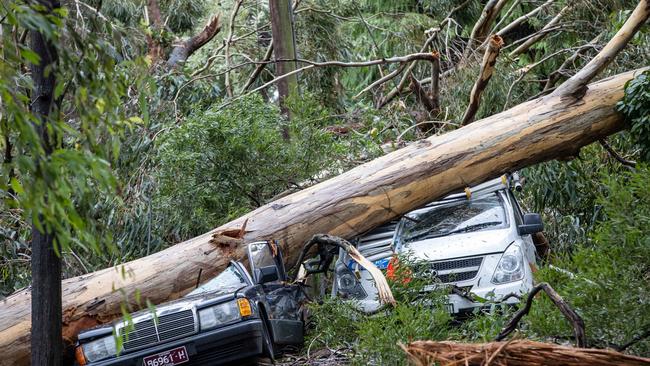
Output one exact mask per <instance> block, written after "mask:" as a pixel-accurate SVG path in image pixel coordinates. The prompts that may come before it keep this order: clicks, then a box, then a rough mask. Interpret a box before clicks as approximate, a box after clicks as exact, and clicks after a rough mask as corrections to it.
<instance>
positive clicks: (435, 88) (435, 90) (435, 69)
mask: <svg viewBox="0 0 650 366" xmlns="http://www.w3.org/2000/svg"><path fill="white" fill-rule="evenodd" d="M433 55H434V56H437V57H435V58H434V59H433V61H431V84H430V85H429V96H430V97H431V100H432V101H433V103H434V104H435V106H436V107H437V109H438V110H439V109H440V53H439V52H434V53H433Z"/></svg>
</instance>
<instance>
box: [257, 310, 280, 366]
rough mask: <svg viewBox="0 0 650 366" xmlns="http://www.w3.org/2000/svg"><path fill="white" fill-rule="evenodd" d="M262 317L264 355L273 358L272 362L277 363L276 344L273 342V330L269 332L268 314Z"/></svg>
mask: <svg viewBox="0 0 650 366" xmlns="http://www.w3.org/2000/svg"><path fill="white" fill-rule="evenodd" d="M261 319H262V338H263V339H262V356H263V357H267V358H268V359H270V360H271V363H275V355H276V353H275V345H274V344H273V338H271V332H269V326H268V320H267V319H266V316H265V315H263V316H261Z"/></svg>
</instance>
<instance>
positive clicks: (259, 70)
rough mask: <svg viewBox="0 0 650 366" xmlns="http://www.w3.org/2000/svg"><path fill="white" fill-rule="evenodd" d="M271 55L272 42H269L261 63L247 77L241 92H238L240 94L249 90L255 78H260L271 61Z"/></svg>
mask: <svg viewBox="0 0 650 366" xmlns="http://www.w3.org/2000/svg"><path fill="white" fill-rule="evenodd" d="M272 55H273V42H271V44H269V46H268V47H267V48H266V53H264V57H263V58H262V61H263V62H262V63H259V64H257V66H256V67H255V70H253V73H252V74H251V75H250V76H249V77H248V80H246V84H244V87H243V88H241V90H240V91H239V93H240V94H241V93H243V92H245V91H246V90H248V88H250V86H251V85H253V83H254V82H255V80H257V78H258V77H259V76H260V74H261V73H262V71H264V68H265V67H266V65H268V63H267V62H268V61H269V60H271V56H272Z"/></svg>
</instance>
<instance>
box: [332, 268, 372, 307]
mask: <svg viewBox="0 0 650 366" xmlns="http://www.w3.org/2000/svg"><path fill="white" fill-rule="evenodd" d="M336 289H337V290H338V293H339V295H341V296H342V297H344V298H347V297H352V298H355V299H365V298H366V297H367V296H368V294H366V292H365V291H364V290H363V287H362V286H361V283H359V280H357V276H355V275H354V273H352V271H350V270H349V269H348V267H346V266H345V264H343V263H339V265H338V266H337V267H336Z"/></svg>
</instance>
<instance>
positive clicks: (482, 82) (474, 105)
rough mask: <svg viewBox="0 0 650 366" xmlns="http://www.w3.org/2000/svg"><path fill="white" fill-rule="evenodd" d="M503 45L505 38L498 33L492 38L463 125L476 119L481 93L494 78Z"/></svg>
mask: <svg viewBox="0 0 650 366" xmlns="http://www.w3.org/2000/svg"><path fill="white" fill-rule="evenodd" d="M501 47H503V38H501V37H500V36H498V35H493V36H492V38H491V39H490V44H489V45H488V48H487V49H486V50H485V54H484V55H483V62H482V64H481V71H480V72H479V77H478V79H477V80H476V82H475V83H474V86H473V87H472V92H471V94H470V96H469V105H468V106H467V109H466V110H465V115H464V116H463V119H462V122H461V125H463V126H464V125H467V124H469V123H471V122H472V121H473V120H474V116H475V115H476V112H477V111H478V107H479V103H480V102H481V94H482V93H483V90H485V87H486V86H487V84H488V82H489V81H490V78H492V74H493V73H494V65H495V64H496V62H497V56H499V50H501Z"/></svg>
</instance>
